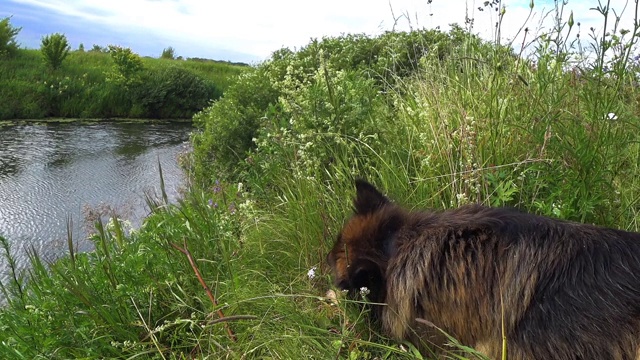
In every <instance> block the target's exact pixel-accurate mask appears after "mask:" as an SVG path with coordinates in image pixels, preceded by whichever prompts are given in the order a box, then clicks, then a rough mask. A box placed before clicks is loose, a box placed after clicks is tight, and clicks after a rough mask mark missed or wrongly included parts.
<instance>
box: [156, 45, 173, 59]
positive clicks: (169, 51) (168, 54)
mask: <svg viewBox="0 0 640 360" xmlns="http://www.w3.org/2000/svg"><path fill="white" fill-rule="evenodd" d="M160 58H161V59H170V60H173V59H175V58H176V50H175V49H174V48H172V47H171V46H169V47H168V48H166V49H164V50H162V55H160Z"/></svg>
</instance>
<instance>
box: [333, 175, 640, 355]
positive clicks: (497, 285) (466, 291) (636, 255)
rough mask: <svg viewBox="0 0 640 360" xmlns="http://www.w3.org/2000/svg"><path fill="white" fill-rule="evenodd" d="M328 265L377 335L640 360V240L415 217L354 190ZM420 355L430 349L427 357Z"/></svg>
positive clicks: (539, 221)
mask: <svg viewBox="0 0 640 360" xmlns="http://www.w3.org/2000/svg"><path fill="white" fill-rule="evenodd" d="M356 189H357V196H356V198H355V200H354V207H355V215H354V216H353V217H352V218H351V219H350V220H349V221H348V222H347V224H346V225H345V226H344V228H343V230H342V232H341V233H340V235H339V236H338V239H337V241H336V244H335V245H334V247H333V249H332V250H331V252H330V253H329V255H328V263H329V265H330V266H331V267H332V270H333V272H334V276H335V283H336V285H337V286H338V287H340V288H342V289H348V290H351V291H358V290H359V289H360V288H361V287H367V288H368V289H369V290H370V294H369V300H370V301H371V302H374V303H386V305H374V306H373V313H374V315H375V317H376V318H377V319H378V320H379V322H380V324H381V326H382V329H383V331H384V332H385V333H387V334H388V335H389V336H391V337H393V338H396V339H407V340H410V341H412V342H413V343H414V344H416V345H417V346H418V347H421V346H423V345H424V344H432V345H436V347H441V346H442V345H443V344H444V340H443V338H442V337H441V336H438V334H441V333H440V332H438V331H435V330H434V328H433V327H431V326H426V325H423V324H422V323H421V322H420V321H416V319H425V320H427V321H428V322H431V323H433V325H435V326H436V327H437V328H439V329H441V330H442V331H444V332H446V333H448V334H449V335H451V336H453V337H455V338H456V339H458V340H459V341H460V342H461V343H462V344H464V345H468V346H473V347H475V348H476V349H477V350H479V351H480V352H482V353H485V354H487V355H488V356H489V358H492V359H498V358H500V357H501V356H502V343H503V341H502V336H503V328H504V335H505V336H506V342H507V349H508V350H507V351H508V359H509V360H517V359H536V360H537V359H563V360H564V359H572V360H573V359H581V360H588V359H617V360H623V359H629V360H631V359H640V353H639V348H640V234H637V233H631V232H625V231H621V230H614V229H607V228H601V227H596V226H591V225H585V224H579V223H572V222H566V221H560V220H555V219H550V218H546V217H541V216H535V215H531V214H526V213H522V212H518V211H516V210H511V209H497V208H489V207H484V206H479V205H470V206H465V207H461V208H459V209H456V210H450V211H444V212H439V213H437V212H408V211H406V210H404V209H402V208H401V207H399V206H398V205H395V204H393V203H391V202H390V201H389V200H388V199H387V198H386V197H385V196H384V195H382V194H381V193H380V192H379V191H378V190H377V189H376V188H375V187H374V186H373V185H371V184H369V183H367V182H365V181H362V180H359V181H356ZM421 348H423V349H424V347H421Z"/></svg>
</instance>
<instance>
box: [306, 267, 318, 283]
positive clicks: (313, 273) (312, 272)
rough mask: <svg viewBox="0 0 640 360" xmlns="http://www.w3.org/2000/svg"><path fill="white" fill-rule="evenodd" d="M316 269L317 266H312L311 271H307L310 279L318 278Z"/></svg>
mask: <svg viewBox="0 0 640 360" xmlns="http://www.w3.org/2000/svg"><path fill="white" fill-rule="evenodd" d="M316 269H317V267H315V266H314V267H312V268H311V269H309V271H308V272H307V276H308V277H309V280H313V279H315V278H316Z"/></svg>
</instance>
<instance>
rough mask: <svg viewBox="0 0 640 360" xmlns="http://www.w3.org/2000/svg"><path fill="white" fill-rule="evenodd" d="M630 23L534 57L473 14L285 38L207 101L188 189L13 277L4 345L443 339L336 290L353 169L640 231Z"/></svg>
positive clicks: (424, 195)
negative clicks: (479, 31)
mask: <svg viewBox="0 0 640 360" xmlns="http://www.w3.org/2000/svg"><path fill="white" fill-rule="evenodd" d="M610 30H611V32H612V33H616V34H617V33H619V30H617V29H610ZM635 31H636V32H637V31H638V29H635ZM552 35H554V34H553V33H551V34H549V37H548V38H547V39H550V38H555V36H552ZM564 40H566V39H564ZM633 41H635V40H633ZM633 41H632V40H630V39H629V38H628V37H626V38H625V37H622V40H621V42H620V43H619V44H618V45H620V46H619V47H611V48H608V49H604V51H603V53H601V56H602V58H601V60H602V59H605V60H606V61H599V60H598V58H595V57H592V58H588V59H587V60H585V61H583V62H581V63H576V62H570V60H572V59H575V58H577V57H578V56H580V55H585V54H584V53H580V52H579V51H578V50H575V49H572V48H571V47H569V46H568V45H566V46H561V47H556V44H559V43H562V42H557V41H556V42H554V43H552V42H550V41H547V40H545V39H540V40H539V42H537V43H536V46H537V50H535V51H532V54H531V56H530V57H528V58H520V57H518V56H515V55H513V54H512V53H510V52H509V51H508V50H507V49H505V48H504V47H497V46H495V45H492V44H489V43H486V42H483V41H480V40H479V39H478V38H477V37H475V36H472V35H470V34H468V33H466V32H464V31H463V30H461V29H455V30H453V31H452V32H451V33H448V34H445V33H440V32H428V31H427V32H416V33H411V34H402V33H389V34H385V35H383V36H380V37H378V38H371V39H370V38H362V37H359V36H345V37H340V38H330V39H324V40H322V41H314V42H311V43H310V44H309V45H308V46H307V47H305V48H303V49H301V50H300V51H298V52H291V51H287V50H282V51H281V52H277V53H276V54H274V57H273V58H272V59H271V60H270V61H268V62H267V63H265V64H262V65H260V66H259V67H258V68H257V69H256V71H251V72H247V73H245V74H244V75H242V76H241V77H240V79H239V81H238V82H237V83H236V84H234V85H231V86H230V88H229V89H228V91H227V92H226V93H225V96H224V97H223V98H221V99H220V100H219V101H218V102H216V103H215V104H213V105H212V106H211V107H210V108H208V109H207V110H205V111H204V112H202V113H201V114H199V115H198V116H197V117H196V122H197V124H198V125H199V126H200V132H199V133H198V134H196V135H195V136H194V139H193V142H194V152H193V153H192V154H191V156H190V157H189V159H188V161H186V163H185V167H186V168H187V170H188V172H189V174H190V175H191V176H192V179H191V180H192V182H193V184H194V185H193V188H192V189H191V191H190V192H189V193H188V194H187V195H186V196H185V198H184V199H183V200H182V201H181V202H180V203H179V204H177V205H167V204H165V203H164V202H163V201H162V200H156V201H150V202H149V203H150V204H151V205H150V207H151V208H152V209H153V213H152V215H151V216H150V217H149V218H148V219H147V220H146V221H145V223H144V225H143V226H142V228H141V229H138V230H134V231H132V232H131V234H130V235H127V232H126V231H123V230H122V229H121V226H122V225H119V224H120V223H119V222H115V221H112V222H111V223H110V224H108V225H105V226H102V225H100V224H98V227H97V231H96V235H94V236H93V237H92V239H93V241H94V242H95V244H96V250H95V251H94V252H91V253H85V254H75V253H73V252H71V253H70V256H69V257H68V258H65V259H61V260H59V261H56V262H54V263H52V264H44V263H43V262H42V260H41V259H40V257H38V255H37V254H36V253H35V252H33V251H32V252H31V259H32V265H31V268H30V270H29V273H28V274H24V275H26V277H22V276H21V274H16V275H15V276H11V277H10V280H9V281H8V283H7V284H4V287H3V289H4V292H5V294H6V296H7V299H9V304H8V306H7V307H5V308H3V309H2V310H0V358H11V359H19V358H27V359H34V358H36V359H37V358H41V359H66V358H86V359H98V358H122V359H139V358H144V359H146V358H149V359H187V358H203V359H206V358H216V359H217V358H231V359H236V358H238V359H241V358H256V359H258V358H276V359H298V358H302V357H304V358H311V359H327V358H340V359H356V358H357V359H374V358H376V359H396V358H397V359H402V358H407V359H415V358H418V359H419V358H429V354H419V353H417V351H416V350H415V348H413V347H412V346H411V345H410V344H398V343H396V342H394V341H392V340H389V339H386V338H385V337H384V336H383V335H381V334H379V333H378V329H377V327H376V326H375V324H371V323H370V322H369V319H368V314H367V311H366V310H362V308H361V307H360V306H359V305H358V304H355V303H354V301H351V300H347V299H345V298H344V297H343V296H342V295H341V294H340V293H338V294H337V301H336V300H333V299H332V298H330V297H326V294H327V292H328V291H330V290H335V289H333V287H332V285H331V277H330V275H329V273H328V268H327V265H326V264H325V263H324V259H325V256H326V254H327V252H328V251H329V249H330V247H331V246H332V243H333V241H334V239H335V236H336V234H337V232H338V231H339V229H340V227H341V225H342V224H343V221H344V219H345V218H346V217H348V216H349V215H350V212H351V198H352V196H353V192H354V189H353V179H354V177H357V176H362V177H366V178H368V179H369V180H371V181H373V182H374V183H376V184H377V185H379V186H380V187H381V188H383V189H385V190H386V191H388V194H389V196H390V197H392V198H394V199H396V200H397V201H398V202H399V203H401V204H405V205H407V206H408V207H410V208H436V209H443V208H451V207H457V206H460V205H462V204H466V203H472V202H479V203H484V204H488V205H493V206H503V205H506V206H515V207H518V208H522V209H526V210H528V211H531V212H534V213H538V214H543V215H549V216H554V217H559V218H564V219H572V220H578V221H584V222H589V223H596V224H599V225H606V226H612V227H617V228H622V229H626V230H634V231H638V230H640V224H639V221H640V213H639V211H638V209H639V208H640V207H639V206H640V194H639V193H638V189H639V188H640V187H639V186H640V183H639V181H640V180H638V179H640V168H639V164H640V146H639V145H638V144H640V132H639V131H638V124H640V96H639V95H638V91H639V90H638V85H637V84H638V82H639V80H640V79H639V78H638V76H639V70H640V63H638V60H637V58H635V56H637V55H638V53H637V48H636V47H635V46H636V44H635V43H634V42H633ZM598 43H600V42H598ZM598 43H596V46H598V45H597V44H598ZM565 44H566V41H565ZM600 44H601V43H600ZM416 48H421V49H434V48H436V49H439V51H425V52H420V51H418V52H416V51H414V50H415V49H416ZM407 49H410V50H411V51H407ZM601 49H602V48H601ZM616 49H618V50H616ZM623 50H624V51H627V50H628V51H629V54H628V55H629V56H626V57H625V56H620V55H622V52H621V51H623ZM21 56H27V55H25V54H22V55H21ZM92 56H93V55H92ZM95 56H99V54H96V55H95ZM107 59H108V58H107ZM625 59H626V60H625ZM145 61H147V60H145ZM149 61H151V60H149ZM107 63H108V62H107ZM185 64H186V63H185ZM198 65H200V64H199V63H198ZM605 65H606V66H607V67H608V68H609V69H612V70H607V69H605ZM63 66H64V65H63ZM145 66H148V67H151V66H152V65H150V64H146V63H145ZM385 69H387V70H389V71H384V70H385ZM393 69H395V70H393ZM391 70H393V71H391ZM609 113H615V114H616V116H617V119H616V120H611V119H608V114H609ZM70 242H71V243H73V239H71V240H70ZM4 248H5V250H4V251H5V253H10V252H11V249H8V246H7V245H6V241H5V246H4ZM70 248H71V249H72V248H73V246H70ZM179 249H182V250H188V251H189V253H190V254H191V256H192V257H193V259H194V264H195V267H194V266H192V265H191V264H190V263H189V260H188V258H187V256H185V254H184V253H182V252H181V251H180V250H179ZM195 269H197V271H198V272H199V273H200V274H201V276H202V279H203V280H204V281H205V283H206V284H207V287H208V288H209V289H210V293H208V292H207V291H205V290H204V289H203V286H202V284H201V283H200V282H199V279H198V277H197V276H196V273H195ZM311 269H314V272H315V276H313V277H310V276H309V271H310V270H311ZM27 278H28V279H29V280H28V281H27V280H26V279H27ZM212 298H213V299H214V300H215V301H212ZM506 310H508V309H506ZM221 314H222V317H221ZM228 330H231V331H232V333H233V336H232V335H230V334H229V333H228ZM234 338H236V340H234ZM458 348H459V349H460V351H458V353H457V354H453V353H452V354H451V355H452V356H458V357H459V358H464V357H465V356H467V355H465V354H464V351H471V350H469V349H465V348H464V347H463V346H462V345H460V346H458Z"/></svg>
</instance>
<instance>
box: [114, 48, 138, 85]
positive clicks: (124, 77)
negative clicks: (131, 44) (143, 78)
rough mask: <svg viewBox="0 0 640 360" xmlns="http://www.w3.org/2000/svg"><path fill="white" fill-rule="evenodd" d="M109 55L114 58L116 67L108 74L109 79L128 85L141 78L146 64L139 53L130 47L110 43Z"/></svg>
mask: <svg viewBox="0 0 640 360" xmlns="http://www.w3.org/2000/svg"><path fill="white" fill-rule="evenodd" d="M109 55H111V59H112V60H113V64H114V69H113V71H111V72H110V73H108V74H107V81H111V82H114V83H116V84H121V85H124V86H125V87H128V86H130V85H132V84H134V83H136V82H138V81H139V80H140V73H141V71H142V69H143V68H144V66H143V64H142V59H140V56H139V55H138V54H136V53H134V52H133V51H131V49H129V48H123V47H120V46H115V45H109Z"/></svg>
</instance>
